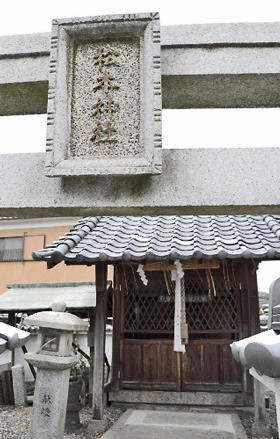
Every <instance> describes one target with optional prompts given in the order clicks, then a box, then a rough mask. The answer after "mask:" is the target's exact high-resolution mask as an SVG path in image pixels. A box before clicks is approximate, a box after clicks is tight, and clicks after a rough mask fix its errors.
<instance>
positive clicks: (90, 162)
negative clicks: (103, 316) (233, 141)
mask: <svg viewBox="0 0 280 439" xmlns="http://www.w3.org/2000/svg"><path fill="white" fill-rule="evenodd" d="M49 72H50V74H49V90H48V116H47V126H48V128H47V141H46V151H47V159H46V175H47V176H57V177H59V176H80V175H141V174H160V173H161V170H162V158H161V146H162V138H161V108H162V102H161V45H160V24H159V14H158V13H153V12H151V13H143V14H142V13H141V14H123V15H107V16H98V17H84V18H83V17H79V18H70V19H59V20H54V21H53V27H52V37H51V51H50V70H49Z"/></svg>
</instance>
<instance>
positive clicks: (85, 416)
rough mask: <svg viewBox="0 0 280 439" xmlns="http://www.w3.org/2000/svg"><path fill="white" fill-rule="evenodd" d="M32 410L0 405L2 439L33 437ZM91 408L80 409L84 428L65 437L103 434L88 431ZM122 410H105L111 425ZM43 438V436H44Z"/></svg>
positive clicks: (88, 438)
mask: <svg viewBox="0 0 280 439" xmlns="http://www.w3.org/2000/svg"><path fill="white" fill-rule="evenodd" d="M31 412H32V407H23V408H15V407H14V406H0V439H31ZM91 413H92V412H91V409H90V408H87V407H86V408H84V409H82V410H81V411H80V418H81V423H82V424H83V428H81V429H80V430H78V431H76V432H73V433H65V435H64V439H98V438H100V437H101V436H102V435H100V434H95V435H94V434H92V433H91V434H90V433H88V432H87V429H86V428H87V424H88V422H89V420H90V419H91ZM121 414H122V411H121V410H120V409H116V408H108V409H106V410H105V417H106V419H107V420H108V422H109V427H111V425H112V424H113V423H114V422H115V421H116V420H117V419H118V418H119V417H120V415H121ZM42 439H43V438H42Z"/></svg>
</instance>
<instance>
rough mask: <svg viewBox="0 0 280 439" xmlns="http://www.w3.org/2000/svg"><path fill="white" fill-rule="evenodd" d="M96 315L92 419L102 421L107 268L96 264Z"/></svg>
mask: <svg viewBox="0 0 280 439" xmlns="http://www.w3.org/2000/svg"><path fill="white" fill-rule="evenodd" d="M95 278H96V314H95V326H94V364H93V392H92V410H93V419H96V420H102V419H103V414H104V355H105V336H106V317H107V306H106V305H107V266H106V264H105V263H103V262H98V263H97V264H96V271H95Z"/></svg>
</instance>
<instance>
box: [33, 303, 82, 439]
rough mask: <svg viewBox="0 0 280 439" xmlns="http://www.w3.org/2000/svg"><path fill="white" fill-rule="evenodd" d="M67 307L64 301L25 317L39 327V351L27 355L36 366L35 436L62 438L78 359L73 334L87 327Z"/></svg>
mask: <svg viewBox="0 0 280 439" xmlns="http://www.w3.org/2000/svg"><path fill="white" fill-rule="evenodd" d="M65 309H66V305H65V303H55V304H53V307H52V311H42V312H38V313H35V314H33V315H31V316H29V317H26V318H25V323H26V324H28V325H36V326H38V327H39V343H40V348H39V350H38V351H37V352H36V353H27V354H25V359H26V360H27V361H28V363H30V364H32V365H33V366H35V367H37V378H36V385H35V393H34V400H33V416H32V438H33V439H39V438H40V439H41V438H44V439H62V438H63V433H64V424H65V416H66V406H67V398H68V387H69V377H70V368H71V366H72V365H74V364H75V363H76V362H77V361H78V359H77V357H76V356H75V355H74V354H73V350H72V342H73V333H74V332H78V331H84V330H87V327H88V324H87V323H86V322H84V321H83V320H82V319H80V318H79V317H77V316H75V315H73V314H69V313H66V312H64V311H65Z"/></svg>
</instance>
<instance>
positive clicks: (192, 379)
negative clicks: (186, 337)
mask: <svg viewBox="0 0 280 439" xmlns="http://www.w3.org/2000/svg"><path fill="white" fill-rule="evenodd" d="M202 382H203V364H202V356H201V346H200V345H192V344H188V345H187V346H186V352H185V353H184V354H182V383H183V384H186V385H188V384H190V383H195V384H201V383H202Z"/></svg>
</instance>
